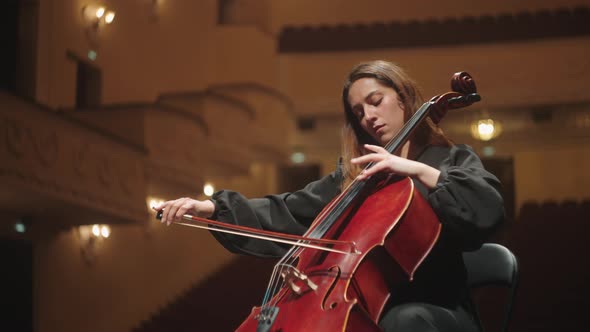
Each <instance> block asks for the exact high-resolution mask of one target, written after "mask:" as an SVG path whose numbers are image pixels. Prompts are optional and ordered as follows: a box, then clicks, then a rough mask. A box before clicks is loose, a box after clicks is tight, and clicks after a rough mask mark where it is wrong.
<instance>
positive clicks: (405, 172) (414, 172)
mask: <svg viewBox="0 0 590 332" xmlns="http://www.w3.org/2000/svg"><path fill="white" fill-rule="evenodd" d="M364 147H365V149H367V150H369V151H372V153H369V154H366V155H364V156H361V157H358V158H353V159H352V160H351V162H352V163H353V164H357V165H359V164H360V165H364V164H368V163H370V162H372V163H373V166H371V168H369V169H366V170H364V171H362V172H361V174H359V176H358V177H357V179H358V180H366V179H367V178H369V177H370V176H372V175H374V174H376V173H378V172H387V173H395V174H398V175H402V176H409V177H415V178H417V179H418V180H420V182H422V183H424V185H426V186H427V187H428V188H434V187H435V186H436V183H437V181H438V177H439V175H440V171H439V170H438V169H436V168H433V167H430V166H428V165H426V164H423V163H421V162H418V161H414V160H410V159H406V158H402V157H399V156H396V155H393V154H391V153H389V152H387V150H385V149H384V148H383V147H381V146H377V145H371V144H365V146H364Z"/></svg>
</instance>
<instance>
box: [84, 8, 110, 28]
mask: <svg viewBox="0 0 590 332" xmlns="http://www.w3.org/2000/svg"><path fill="white" fill-rule="evenodd" d="M82 18H83V19H84V21H85V22H86V23H87V24H88V26H89V27H92V28H93V29H98V27H99V26H100V25H103V24H111V23H113V21H114V20H115V12H114V11H112V10H109V9H108V8H106V7H104V6H96V5H86V6H84V7H82Z"/></svg>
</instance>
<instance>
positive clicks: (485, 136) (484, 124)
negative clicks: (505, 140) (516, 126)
mask: <svg viewBox="0 0 590 332" xmlns="http://www.w3.org/2000/svg"><path fill="white" fill-rule="evenodd" d="M501 132H502V126H501V124H500V122H498V121H494V120H492V119H482V120H477V121H474V122H473V123H472V124H471V136H473V138H475V139H477V140H480V141H489V140H491V139H493V138H496V137H498V135H500V133H501Z"/></svg>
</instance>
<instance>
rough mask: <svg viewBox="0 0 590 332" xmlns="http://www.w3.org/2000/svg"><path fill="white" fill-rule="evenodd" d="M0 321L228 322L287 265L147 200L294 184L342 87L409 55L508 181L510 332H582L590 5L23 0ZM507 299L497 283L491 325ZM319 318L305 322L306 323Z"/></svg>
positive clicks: (44, 329)
mask: <svg viewBox="0 0 590 332" xmlns="http://www.w3.org/2000/svg"><path fill="white" fill-rule="evenodd" d="M2 6H3V8H2V10H1V11H0V24H1V29H0V38H1V41H2V52H0V156H1V162H0V181H1V184H2V187H1V189H0V212H1V214H0V262H1V264H2V272H1V273H0V275H1V277H0V278H1V279H0V287H1V296H0V303H1V307H0V317H2V319H0V321H2V323H1V324H2V325H1V326H0V329H2V330H3V331H38V332H74V331H87V332H99V331H112V332H119V331H121V332H122V331H136V332H148V331H184V330H186V331H231V330H233V329H235V328H236V327H237V326H238V325H239V324H240V322H241V321H242V320H243V319H244V318H245V317H246V316H247V314H248V313H249V311H250V308H251V307H252V306H253V305H257V304H258V303H259V302H260V300H261V299H262V296H263V290H264V287H265V285H266V282H267V280H268V277H269V273H270V269H271V268H272V264H273V263H274V262H272V261H264V260H258V259H252V258H247V257H240V256H237V255H232V254H230V253H228V252H226V251H225V249H223V248H222V247H221V246H220V245H219V244H218V243H217V242H216V241H215V240H214V239H213V237H212V236H211V235H210V234H209V233H208V232H206V231H199V230H193V229H191V228H186V227H181V226H171V227H165V226H162V225H160V223H159V222H157V221H156V220H155V218H154V214H153V213H152V212H151V211H150V209H149V206H150V205H151V204H154V203H157V202H159V201H163V200H168V199H173V198H178V197H182V196H190V197H196V198H202V199H204V198H206V197H207V195H210V194H211V192H212V191H215V190H219V189H222V188H228V189H234V190H237V191H240V192H242V193H243V194H245V195H246V196H248V197H259V196H261V195H265V194H269V193H280V192H284V191H291V190H296V189H297V188H300V187H302V186H303V185H304V184H306V183H307V182H309V181H311V180H313V179H316V178H318V177H320V176H322V175H325V174H328V173H330V172H331V171H332V170H333V169H334V167H335V165H336V162H337V159H338V156H339V154H340V151H339V149H340V147H339V143H340V127H341V125H342V123H343V116H342V107H341V100H340V93H341V87H342V82H343V80H344V77H345V75H346V74H347V73H348V71H349V70H350V68H352V66H354V65H355V64H357V63H359V62H361V61H366V60H374V59H386V60H390V61H393V62H396V63H398V64H399V65H401V66H402V67H404V68H405V69H406V70H407V71H408V72H409V74H410V75H411V76H412V77H413V78H414V79H415V80H416V81H418V82H419V84H420V85H421V87H422V89H423V93H424V96H425V97H426V98H430V97H432V96H434V95H438V94H440V93H444V92H447V91H449V90H450V86H449V83H450V78H451V76H452V74H453V73H455V72H457V71H467V72H469V73H470V74H471V75H472V76H473V78H474V79H475V81H476V84H477V86H478V91H479V93H480V94H481V96H482V98H483V99H482V101H481V102H480V103H477V104H475V105H473V106H471V107H469V108H467V109H463V110H458V111H453V112H452V113H450V114H449V115H448V116H447V117H446V118H445V119H444V120H443V122H442V127H443V129H444V130H445V132H446V134H447V135H448V136H449V137H450V138H451V139H453V140H454V141H455V142H460V143H466V144H469V145H471V146H472V147H474V149H475V150H476V151H477V152H478V154H479V155H480V156H481V158H482V159H483V160H484V163H485V165H486V167H487V168H488V169H490V170H491V171H492V172H494V173H495V174H496V175H497V176H498V177H499V178H500V179H501V180H502V182H503V184H504V198H505V201H506V209H507V213H508V221H507V222H506V223H505V224H504V225H503V226H502V228H501V229H499V230H498V233H497V234H496V235H495V236H494V238H493V239H491V240H492V241H494V242H499V243H502V244H504V245H506V246H507V247H509V248H510V249H511V250H512V251H513V252H514V253H515V254H516V255H517V256H518V258H519V260H520V263H521V283H520V287H519V292H518V297H517V300H516V304H515V308H514V312H513V320H512V325H511V330H513V331H555V330H574V329H579V328H580V327H581V326H584V325H585V323H586V319H585V314H586V312H585V308H587V307H588V306H589V305H590V299H589V296H590V294H589V290H590V286H588V285H587V283H586V280H587V279H588V277H590V272H589V271H588V266H587V265H588V263H584V262H585V261H586V259H587V258H585V256H586V254H588V253H589V250H588V249H587V248H586V244H585V240H584V239H585V238H586V234H585V233H584V232H585V231H590V218H589V211H590V175H588V169H590V92H588V86H589V85H590V1H589V0H518V1H517V0H496V1H478V0H472V1H467V0H449V1H433V0H414V1H391V0H365V1H352V0H351V1H345V0H322V1H313V0H276V1H272V0H201V1H189V0H186V1H170V0H128V1H114V0H104V1H95V0H5V1H3V2H2ZM501 293H502V292H500V291H498V292H494V294H491V296H492V297H493V299H492V300H487V299H486V297H484V296H482V298H481V299H479V298H478V302H479V303H480V304H481V308H482V311H483V315H484V316H485V317H484V318H486V319H487V318H489V319H487V320H486V325H487V326H488V327H490V330H494V327H497V325H498V324H499V321H500V319H499V317H500V316H501V312H502V309H503V307H502V306H503V304H502V301H503V300H504V299H503V298H499V299H498V296H500V297H501V296H503V294H501ZM302 319H305V318H304V317H302Z"/></svg>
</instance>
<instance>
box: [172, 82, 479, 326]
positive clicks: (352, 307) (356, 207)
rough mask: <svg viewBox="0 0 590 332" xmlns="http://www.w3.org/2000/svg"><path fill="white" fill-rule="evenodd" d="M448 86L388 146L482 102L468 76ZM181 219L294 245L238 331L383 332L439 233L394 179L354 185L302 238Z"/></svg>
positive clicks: (404, 180) (419, 200)
mask: <svg viewBox="0 0 590 332" xmlns="http://www.w3.org/2000/svg"><path fill="white" fill-rule="evenodd" d="M451 87H452V90H453V92H448V93H445V94H442V95H439V96H436V97H433V98H432V99H431V100H430V101H428V102H426V103H424V105H422V107H420V108H419V109H418V111H416V112H415V113H414V115H413V116H412V117H411V119H409V120H408V121H407V122H406V124H405V125H404V127H403V128H402V129H401V130H400V131H399V133H398V134H397V135H396V136H395V137H394V138H393V139H392V140H391V141H390V142H389V143H388V144H387V145H386V146H385V149H386V150H387V151H388V152H389V153H393V152H394V151H396V150H398V149H399V148H400V147H401V146H402V145H403V144H404V143H405V142H406V141H407V140H408V138H409V137H410V135H411V133H412V132H413V130H414V129H415V128H416V127H417V125H418V124H419V123H420V122H421V121H422V120H424V119H425V118H426V117H427V116H429V117H430V118H431V119H432V120H433V122H435V123H438V122H439V121H440V120H441V119H442V117H443V116H444V115H445V114H446V112H447V111H448V110H450V109H455V108H461V107H465V106H468V105H470V104H472V103H473V102H476V101H479V100H480V97H479V95H478V94H477V90H476V88H475V83H474V82H473V79H472V78H471V77H470V76H469V75H468V74H467V73H464V72H462V73H457V74H455V75H454V76H453V78H452V80H451ZM371 166H372V164H371V163H369V164H368V165H367V166H366V168H369V167H371ZM183 219H185V220H189V221H191V222H199V223H205V224H206V225H207V226H203V228H207V229H211V230H214V231H223V232H228V233H234V234H238V233H239V232H247V233H248V234H249V236H252V237H257V238H263V239H264V238H266V239H269V240H273V241H279V242H284V243H290V244H293V245H294V246H293V247H292V248H291V249H290V250H289V251H288V252H287V254H286V255H284V256H283V258H282V259H281V260H280V261H279V262H278V263H277V264H276V265H275V268H274V270H273V273H272V276H271V280H270V282H269V286H268V288H267V291H266V294H265V297H264V300H263V304H262V305H261V306H260V307H255V308H253V310H252V312H251V314H250V315H249V316H248V318H246V320H245V321H244V322H243V323H242V324H241V325H240V327H239V328H238V329H237V331H257V332H258V331H260V332H263V331H344V330H348V331H380V330H381V329H380V328H379V326H378V320H379V317H380V316H381V314H382V312H383V310H384V307H385V305H386V303H387V302H388V300H389V298H390V297H391V296H392V295H395V294H391V289H392V288H393V286H394V285H396V284H397V283H400V282H404V281H407V280H410V281H411V280H412V278H413V275H414V272H415V271H416V270H417V268H418V267H419V266H420V264H421V262H422V261H423V260H424V259H425V258H426V256H427V255H428V253H429V252H430V250H431V249H432V247H433V246H434V244H435V243H436V241H437V239H438V236H439V234H440V230H441V225H440V222H439V221H438V219H437V217H436V215H435V214H434V212H433V211H432V209H431V208H430V205H429V204H428V202H426V200H425V199H424V198H423V197H422V196H421V195H420V194H419V193H418V192H417V191H416V190H415V188H414V183H413V182H412V180H411V179H410V178H408V177H400V176H396V175H391V174H389V175H382V174H381V175H379V176H377V175H375V176H373V177H371V178H370V179H368V180H365V181H357V180H355V181H353V182H352V183H351V184H350V185H349V186H348V187H347V188H346V189H344V190H343V191H342V192H341V193H340V195H338V196H337V197H336V198H335V199H334V200H332V201H331V202H330V203H329V204H328V205H327V206H326V207H325V208H324V209H323V210H322V212H321V213H320V214H319V215H318V216H317V217H316V219H315V220H314V222H313V223H312V225H311V226H310V228H309V229H308V231H307V232H306V233H305V234H304V235H303V236H302V237H298V236H294V235H281V234H276V233H274V232H269V231H261V230H251V229H247V228H246V227H242V226H233V225H226V224H223V223H219V222H214V221H209V220H207V219H202V218H198V217H193V216H190V215H185V216H183ZM180 224H185V225H191V224H186V223H180ZM220 227H223V229H220ZM301 317H304V318H303V319H302V318H301Z"/></svg>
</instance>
